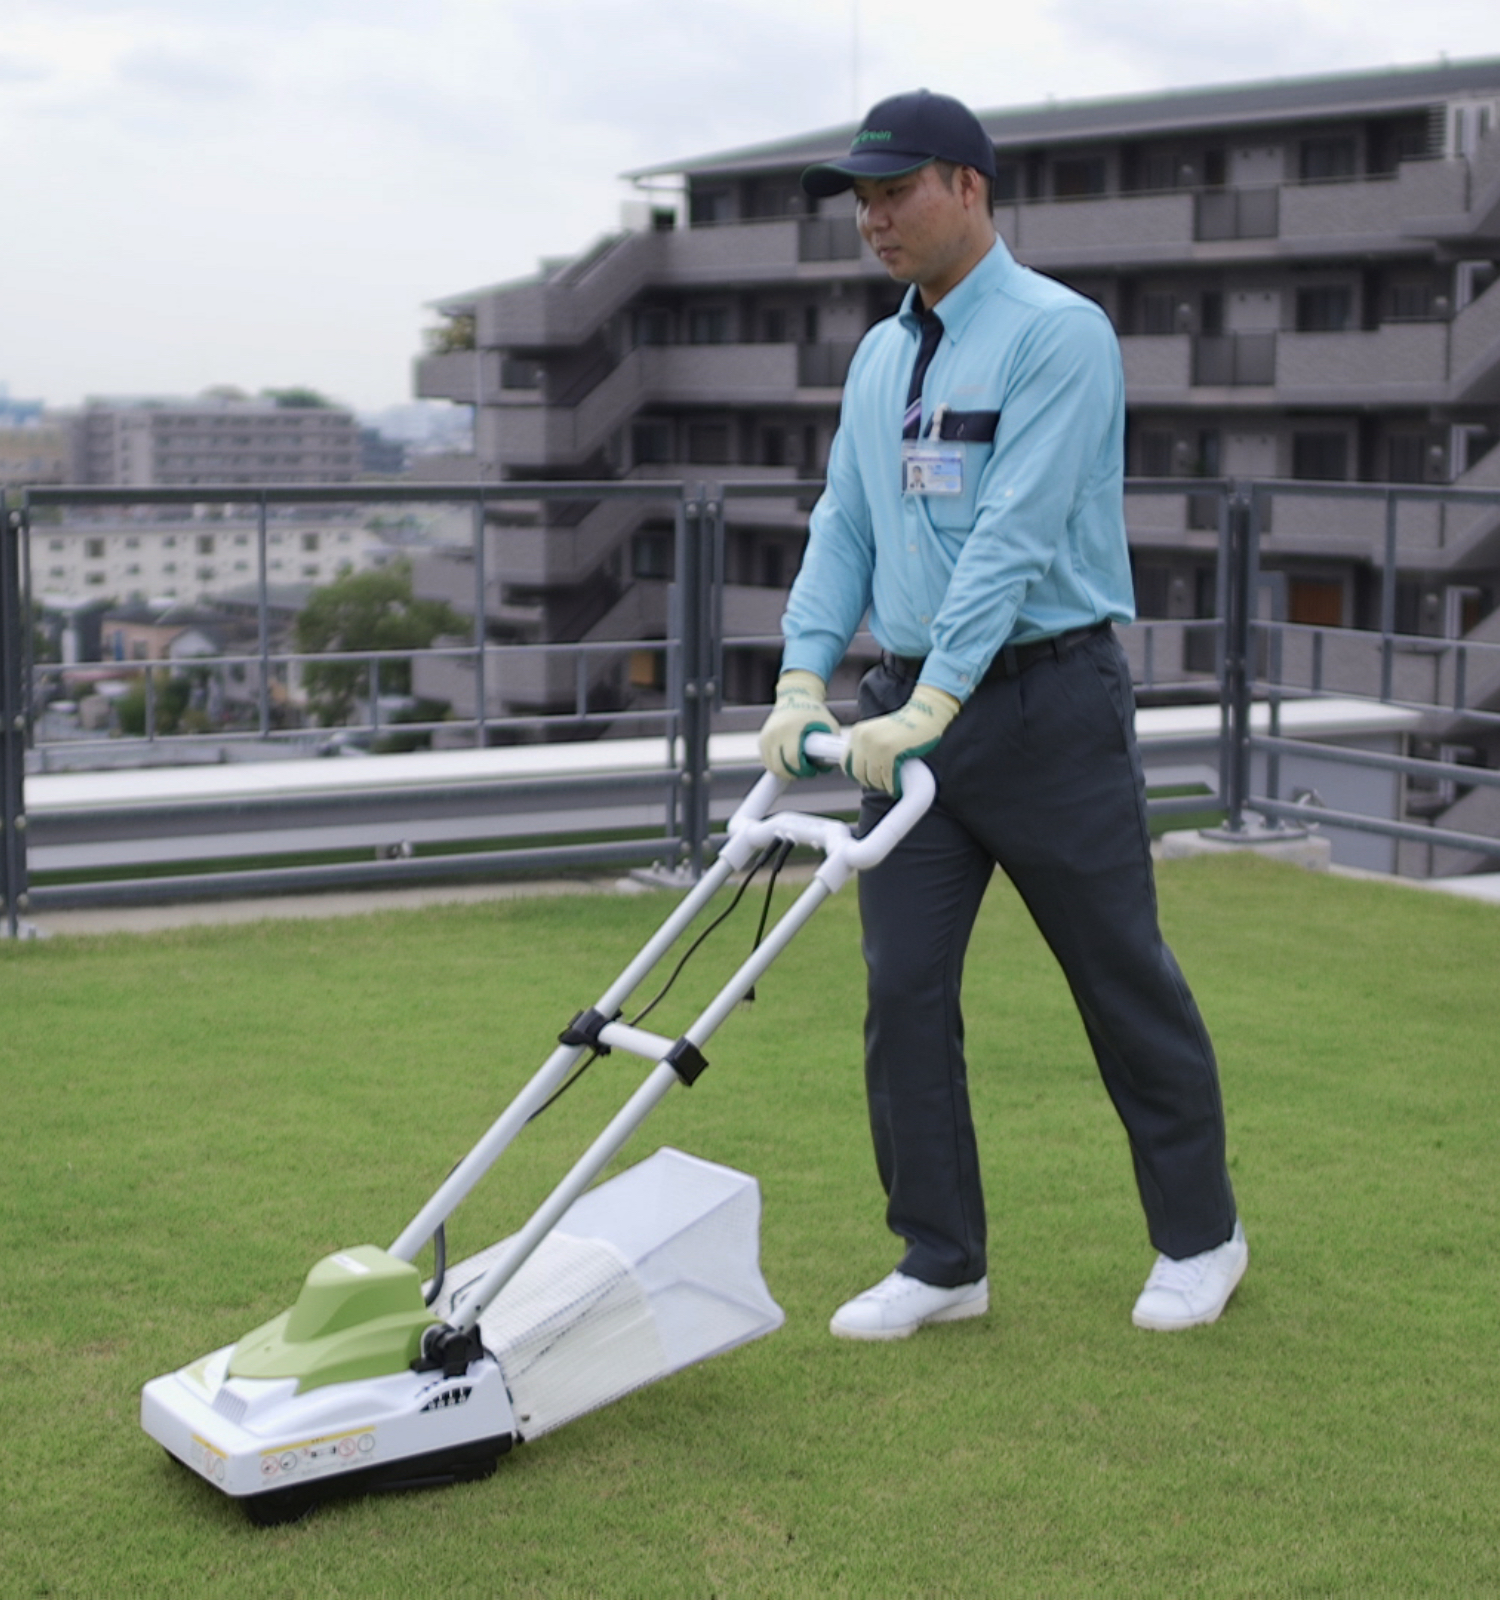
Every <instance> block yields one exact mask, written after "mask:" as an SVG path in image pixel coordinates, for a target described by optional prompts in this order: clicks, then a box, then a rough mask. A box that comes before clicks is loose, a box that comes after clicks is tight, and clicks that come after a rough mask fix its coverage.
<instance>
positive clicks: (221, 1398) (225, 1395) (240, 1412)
mask: <svg viewBox="0 0 1500 1600" xmlns="http://www.w3.org/2000/svg"><path fill="white" fill-rule="evenodd" d="M249 1409H250V1406H249V1403H248V1402H247V1401H245V1400H243V1399H241V1398H240V1396H239V1395H237V1394H234V1393H232V1392H231V1391H230V1390H228V1389H220V1390H219V1392H218V1393H217V1394H216V1395H215V1396H214V1410H215V1411H217V1412H218V1413H219V1415H220V1416H221V1417H228V1418H229V1420H230V1421H231V1422H232V1423H234V1424H235V1425H236V1427H237V1426H238V1425H239V1424H240V1423H242V1422H243V1421H244V1420H245V1413H246V1412H247V1411H248V1410H249Z"/></svg>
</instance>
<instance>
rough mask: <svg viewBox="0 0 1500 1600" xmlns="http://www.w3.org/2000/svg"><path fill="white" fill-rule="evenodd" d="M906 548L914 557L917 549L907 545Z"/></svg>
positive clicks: (914, 546)
mask: <svg viewBox="0 0 1500 1600" xmlns="http://www.w3.org/2000/svg"><path fill="white" fill-rule="evenodd" d="M906 548H907V549H908V550H910V551H911V553H912V554H913V555H915V554H916V553H917V547H916V545H914V544H909V545H907V547H906Z"/></svg>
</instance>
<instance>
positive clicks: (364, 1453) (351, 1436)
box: [260, 1428, 375, 1483]
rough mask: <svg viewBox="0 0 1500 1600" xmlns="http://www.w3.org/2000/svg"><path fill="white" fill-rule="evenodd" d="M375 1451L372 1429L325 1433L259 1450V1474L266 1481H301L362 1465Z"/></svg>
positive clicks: (373, 1431)
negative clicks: (317, 1436) (293, 1442)
mask: <svg viewBox="0 0 1500 1600" xmlns="http://www.w3.org/2000/svg"><path fill="white" fill-rule="evenodd" d="M374 1453H375V1430H374V1429H373V1428H359V1429H355V1430H352V1431H351V1432H349V1433H328V1434H324V1435H323V1437H322V1438H320V1439H304V1440H303V1441H302V1442H301V1443H300V1444H284V1445H281V1446H279V1447H278V1448H277V1449H275V1450H266V1451H263V1452H262V1454H261V1458H260V1475H261V1478H262V1480H263V1481H265V1482H267V1483H273V1482H274V1483H285V1482H287V1481H288V1480H296V1481H298V1482H302V1481H305V1480H307V1479H308V1478H321V1477H323V1476H325V1475H326V1474H327V1473H330V1472H342V1471H344V1470H345V1469H346V1468H349V1467H357V1466H363V1465H364V1464H365V1463H367V1462H368V1461H369V1459H370V1457H371V1456H372V1455H374Z"/></svg>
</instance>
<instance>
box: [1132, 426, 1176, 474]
mask: <svg viewBox="0 0 1500 1600" xmlns="http://www.w3.org/2000/svg"><path fill="white" fill-rule="evenodd" d="M1175 444H1176V440H1175V439H1174V437H1173V435H1172V434H1171V433H1170V432H1169V431H1168V430H1166V429H1164V428H1146V429H1143V430H1142V431H1141V444H1140V460H1141V476H1142V477H1143V478H1169V477H1171V475H1172V455H1173V448H1174V446H1175Z"/></svg>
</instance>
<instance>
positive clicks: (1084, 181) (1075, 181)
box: [1052, 156, 1105, 200]
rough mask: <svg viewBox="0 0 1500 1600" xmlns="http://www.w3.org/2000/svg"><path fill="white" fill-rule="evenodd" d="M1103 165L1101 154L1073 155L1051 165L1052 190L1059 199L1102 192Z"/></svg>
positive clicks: (1071, 198)
mask: <svg viewBox="0 0 1500 1600" xmlns="http://www.w3.org/2000/svg"><path fill="white" fill-rule="evenodd" d="M1104 182H1105V167H1104V157H1103V156H1074V157H1071V158H1069V159H1068V160H1065V161H1057V162H1054V163H1053V166H1052V192H1053V194H1054V195H1056V196H1057V198H1058V199H1059V200H1076V199H1079V198H1081V197H1082V196H1084V195H1091V194H1103V193H1104Z"/></svg>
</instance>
